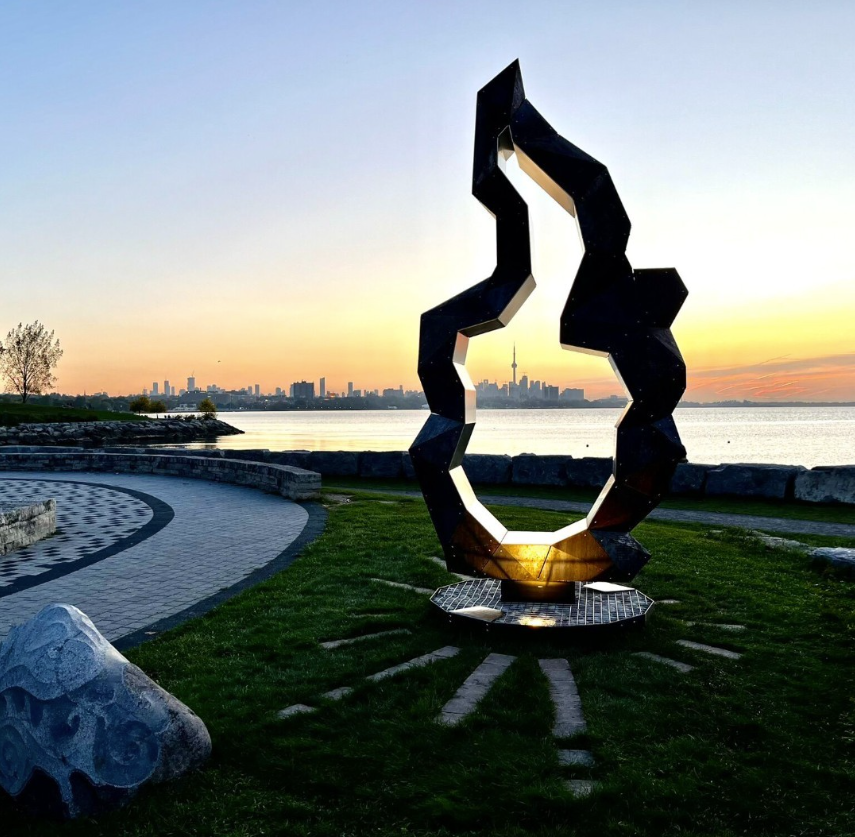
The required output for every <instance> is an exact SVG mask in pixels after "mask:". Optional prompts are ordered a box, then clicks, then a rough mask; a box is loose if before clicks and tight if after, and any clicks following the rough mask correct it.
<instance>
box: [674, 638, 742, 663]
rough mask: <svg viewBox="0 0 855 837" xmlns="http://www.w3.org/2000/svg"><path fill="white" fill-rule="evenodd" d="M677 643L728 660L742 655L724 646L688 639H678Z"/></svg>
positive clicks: (736, 658)
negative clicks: (719, 646)
mask: <svg viewBox="0 0 855 837" xmlns="http://www.w3.org/2000/svg"><path fill="white" fill-rule="evenodd" d="M677 645H682V646H683V647H684V648H691V649H692V650H693V651H702V652H703V653H704V654H713V655H714V656H716V657H727V659H729V660H738V659H739V658H740V657H741V656H742V654H738V653H737V652H736V651H728V650H727V649H726V648H718V647H717V646H715V645H704V644H703V643H702V642H692V641H691V640H689V639H678V640H677Z"/></svg>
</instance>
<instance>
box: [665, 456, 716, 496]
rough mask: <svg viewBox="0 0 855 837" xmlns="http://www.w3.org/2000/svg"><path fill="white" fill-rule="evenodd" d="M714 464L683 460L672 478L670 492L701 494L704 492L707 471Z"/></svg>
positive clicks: (674, 493)
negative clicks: (692, 462) (698, 463)
mask: <svg viewBox="0 0 855 837" xmlns="http://www.w3.org/2000/svg"><path fill="white" fill-rule="evenodd" d="M712 467H714V466H712V465H693V464H691V463H689V462H681V463H680V464H679V465H677V470H676V471H675V472H674V476H673V477H672V478H671V488H670V493H671V494H673V495H675V496H676V495H693V496H696V497H697V496H700V495H701V494H703V493H704V483H705V482H706V478H707V471H708V470H709V469H710V468H712Z"/></svg>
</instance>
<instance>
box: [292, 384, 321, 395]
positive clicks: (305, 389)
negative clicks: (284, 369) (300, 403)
mask: <svg viewBox="0 0 855 837" xmlns="http://www.w3.org/2000/svg"><path fill="white" fill-rule="evenodd" d="M314 397H315V382H314V381H295V382H294V383H293V384H291V398H314Z"/></svg>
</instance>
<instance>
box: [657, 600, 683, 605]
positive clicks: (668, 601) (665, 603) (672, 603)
mask: <svg viewBox="0 0 855 837" xmlns="http://www.w3.org/2000/svg"><path fill="white" fill-rule="evenodd" d="M655 604H664V605H675V604H680V600H679V599H657V600H656V602H655Z"/></svg>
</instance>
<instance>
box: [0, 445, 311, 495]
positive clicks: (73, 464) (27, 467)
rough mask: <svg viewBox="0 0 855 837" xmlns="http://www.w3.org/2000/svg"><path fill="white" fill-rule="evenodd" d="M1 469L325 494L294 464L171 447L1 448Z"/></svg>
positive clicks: (306, 472) (278, 491)
mask: <svg viewBox="0 0 855 837" xmlns="http://www.w3.org/2000/svg"><path fill="white" fill-rule="evenodd" d="M0 470H5V471H99V472H100V471H105V472H108V473H113V474H115V473H119V474H153V475H155V476H160V475H164V476H174V477H191V478H194V479H204V480H212V481H214V482H227V483H232V484H233V485H245V486H248V487H250V488H258V489H260V490H261V491H266V492H268V493H270V494H280V495H281V496H282V497H286V498H287V499H289V500H315V499H317V498H318V497H319V496H320V491H321V475H320V474H318V473H316V472H314V471H307V470H304V469H302V468H294V467H292V466H290V465H277V464H273V463H270V464H268V463H262V462H250V461H246V460H243V459H231V458H228V459H227V458H225V457H221V456H199V455H192V454H188V453H185V452H184V451H182V452H181V453H180V454H178V453H168V452H165V451H163V450H158V451H157V452H150V453H126V452H121V453H107V452H106V451H90V450H80V449H78V450H74V451H68V450H64V451H57V450H56V449H50V450H42V451H39V452H28V453H7V452H5V451H3V450H0Z"/></svg>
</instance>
